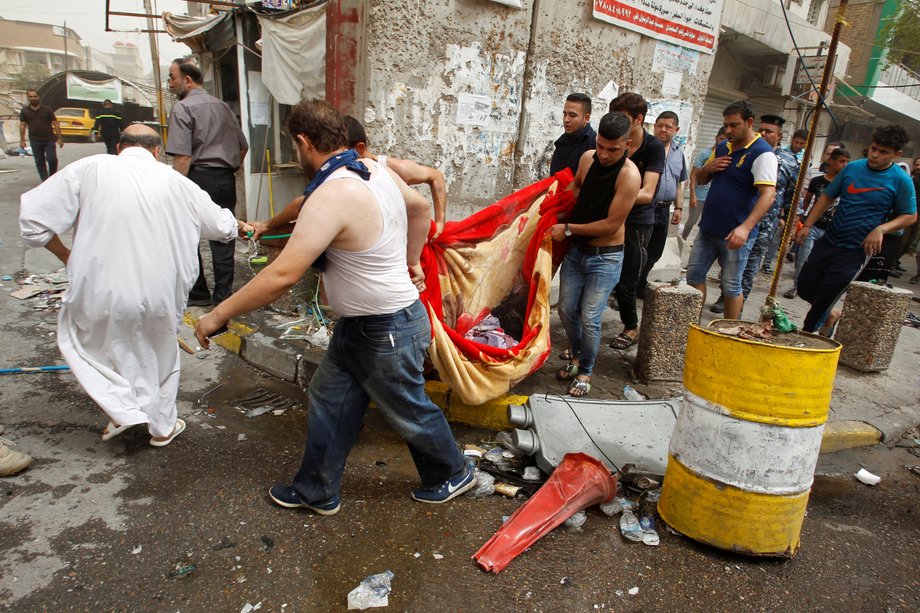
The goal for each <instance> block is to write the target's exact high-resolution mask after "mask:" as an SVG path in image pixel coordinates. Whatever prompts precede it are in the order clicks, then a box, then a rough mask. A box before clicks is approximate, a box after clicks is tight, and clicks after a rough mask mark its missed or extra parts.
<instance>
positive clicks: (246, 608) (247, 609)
mask: <svg viewBox="0 0 920 613" xmlns="http://www.w3.org/2000/svg"><path fill="white" fill-rule="evenodd" d="M261 608H262V601H261V600H260V601H259V602H257V603H256V604H252V603H251V602H247V603H246V604H244V605H243V608H242V609H240V613H252V612H253V611H258V610H259V609H261Z"/></svg>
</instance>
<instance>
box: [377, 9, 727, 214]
mask: <svg viewBox="0 0 920 613" xmlns="http://www.w3.org/2000/svg"><path fill="white" fill-rule="evenodd" d="M522 4H523V6H524V8H523V9H515V8H510V7H507V6H504V5H501V4H499V3H497V2H492V1H489V0H391V1H388V2H379V1H378V2H372V3H371V4H370V10H369V15H368V24H367V38H366V45H367V47H366V48H367V67H366V75H365V82H366V84H367V85H366V105H365V108H364V113H363V114H364V122H365V124H366V128H367V131H368V136H369V138H370V140H371V143H372V147H373V148H374V149H375V151H378V152H381V153H387V154H389V155H394V156H397V157H406V158H410V159H414V160H416V161H418V162H420V163H422V164H427V165H431V166H435V167H437V168H439V169H440V170H441V171H443V172H444V174H445V176H446V178H447V187H448V217H449V218H451V219H457V218H462V217H465V216H466V215H468V214H469V213H470V212H472V211H473V210H477V209H479V208H481V207H483V206H485V205H488V204H491V203H493V202H494V201H496V200H498V199H499V198H501V197H503V196H506V195H507V194H509V193H510V192H511V191H513V190H514V189H517V188H520V187H523V186H525V185H528V184H529V183H531V182H533V181H535V180H537V179H540V178H542V177H544V176H546V173H547V172H548V168H549V159H550V156H551V155H552V142H553V141H554V140H555V139H556V138H558V137H559V135H560V134H561V133H562V105H563V102H564V99H565V96H566V95H567V94H569V93H571V92H573V91H583V92H586V93H588V94H589V95H591V96H592V98H594V104H595V112H594V114H593V120H592V124H593V125H594V126H595V127H596V126H597V121H598V120H599V119H600V117H601V116H602V115H603V113H604V112H605V111H606V108H607V101H606V100H601V99H600V97H599V96H598V94H600V93H601V91H602V90H603V89H604V87H605V86H606V85H607V84H608V82H613V83H614V84H616V85H617V86H619V91H620V92H624V91H630V90H632V91H638V92H639V93H641V94H643V95H644V96H645V97H646V98H649V99H654V98H661V97H662V96H661V85H662V79H663V73H661V72H653V71H652V70H651V66H652V58H653V52H654V50H655V46H656V41H655V40H652V39H650V38H647V37H643V36H641V35H639V34H637V33H634V32H630V31H627V30H624V29H622V28H619V27H617V26H614V25H611V24H607V23H604V22H601V21H599V20H596V19H594V18H593V17H592V14H591V8H592V2H590V1H589V0H578V1H572V2H565V3H561V2H552V1H550V0H524V1H523V2H522ZM711 66H712V56H711V55H707V54H704V53H701V54H700V59H699V65H698V69H697V72H696V74H695V75H689V74H688V75H685V76H684V77H683V80H682V86H681V94H680V99H682V100H684V101H686V102H689V103H690V104H692V105H693V116H694V123H695V120H696V118H697V117H698V114H699V112H700V109H701V108H702V99H703V97H704V96H705V93H706V82H707V80H708V77H709V73H710V70H711ZM461 94H475V95H484V96H487V97H488V99H489V101H490V110H489V117H488V120H487V122H486V123H485V125H482V126H472V125H458V124H457V122H456V118H457V108H458V102H459V99H460V96H461Z"/></svg>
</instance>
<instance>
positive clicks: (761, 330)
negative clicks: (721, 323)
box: [714, 321, 773, 340]
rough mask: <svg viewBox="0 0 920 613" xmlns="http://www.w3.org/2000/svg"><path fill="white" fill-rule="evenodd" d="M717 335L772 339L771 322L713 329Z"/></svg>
mask: <svg viewBox="0 0 920 613" xmlns="http://www.w3.org/2000/svg"><path fill="white" fill-rule="evenodd" d="M714 330H715V331H716V332H718V333H719V334H724V335H726V336H737V337H738V338H743V339H758V340H768V339H771V338H773V322H772V321H763V322H760V323H757V324H745V325H743V326H729V327H727V328H721V327H719V328H714Z"/></svg>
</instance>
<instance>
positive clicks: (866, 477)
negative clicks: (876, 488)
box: [856, 468, 882, 485]
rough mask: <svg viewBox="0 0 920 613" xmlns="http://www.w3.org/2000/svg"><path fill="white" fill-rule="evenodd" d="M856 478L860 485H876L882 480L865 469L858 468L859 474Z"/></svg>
mask: <svg viewBox="0 0 920 613" xmlns="http://www.w3.org/2000/svg"><path fill="white" fill-rule="evenodd" d="M856 478H857V479H859V481H860V482H861V483H865V484H866V485H878V483H879V481H881V480H882V478H881V477H879V476H878V475H873V474H872V473H870V472H869V471H868V470H866V469H865V468H860V469H859V472H858V473H856Z"/></svg>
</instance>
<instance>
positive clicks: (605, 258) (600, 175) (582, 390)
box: [550, 112, 641, 397]
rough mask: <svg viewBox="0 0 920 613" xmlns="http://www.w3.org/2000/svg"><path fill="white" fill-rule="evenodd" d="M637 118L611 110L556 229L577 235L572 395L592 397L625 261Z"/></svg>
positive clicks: (571, 308) (571, 289) (566, 289)
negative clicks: (607, 314)
mask: <svg viewBox="0 0 920 613" xmlns="http://www.w3.org/2000/svg"><path fill="white" fill-rule="evenodd" d="M630 128H631V120H630V118H629V117H628V116H627V115H626V114H624V113H616V112H613V113H607V114H606V115H604V117H603V118H602V119H601V121H600V124H599V126H598V134H597V150H595V151H586V152H585V153H584V154H583V155H582V157H581V163H580V164H579V166H578V173H577V174H576V175H575V180H574V181H573V182H572V183H571V185H570V187H569V189H571V190H572V191H573V192H575V194H576V196H577V198H578V200H577V201H576V203H575V207H574V208H573V209H572V214H571V216H570V217H569V220H568V223H564V224H556V225H554V226H553V227H552V228H551V229H550V233H551V235H552V237H553V240H556V241H561V240H564V239H565V238H566V237H571V238H572V244H571V245H570V246H569V250H568V252H567V253H566V255H565V259H564V260H563V262H562V267H561V270H560V272H559V305H558V309H559V318H560V319H561V320H562V325H563V327H564V328H565V334H566V336H567V337H568V340H569V346H570V348H571V349H570V354H571V355H572V359H571V361H570V362H569V364H568V366H566V367H565V368H563V369H562V370H560V371H559V372H558V373H557V377H558V378H559V379H561V380H571V381H572V383H571V386H570V387H569V395H571V396H575V397H582V396H586V395H587V394H588V392H589V391H590V390H591V373H592V371H593V369H594V361H595V358H596V357H597V351H598V349H599V347H600V343H601V316H602V315H603V314H604V308H605V306H606V304H607V299H608V297H609V296H610V291H611V290H612V289H613V287H614V286H615V285H616V284H617V281H618V280H619V277H620V270H621V267H622V263H623V242H624V240H625V229H624V227H623V222H624V220H625V219H626V216H627V215H628V214H629V211H630V209H631V208H632V203H633V201H634V200H635V198H636V195H637V194H638V193H639V186H640V183H641V178H640V176H639V170H638V169H637V168H636V165H635V164H633V163H632V162H631V161H630V160H629V159H628V156H629V153H628V147H629V134H630Z"/></svg>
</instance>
